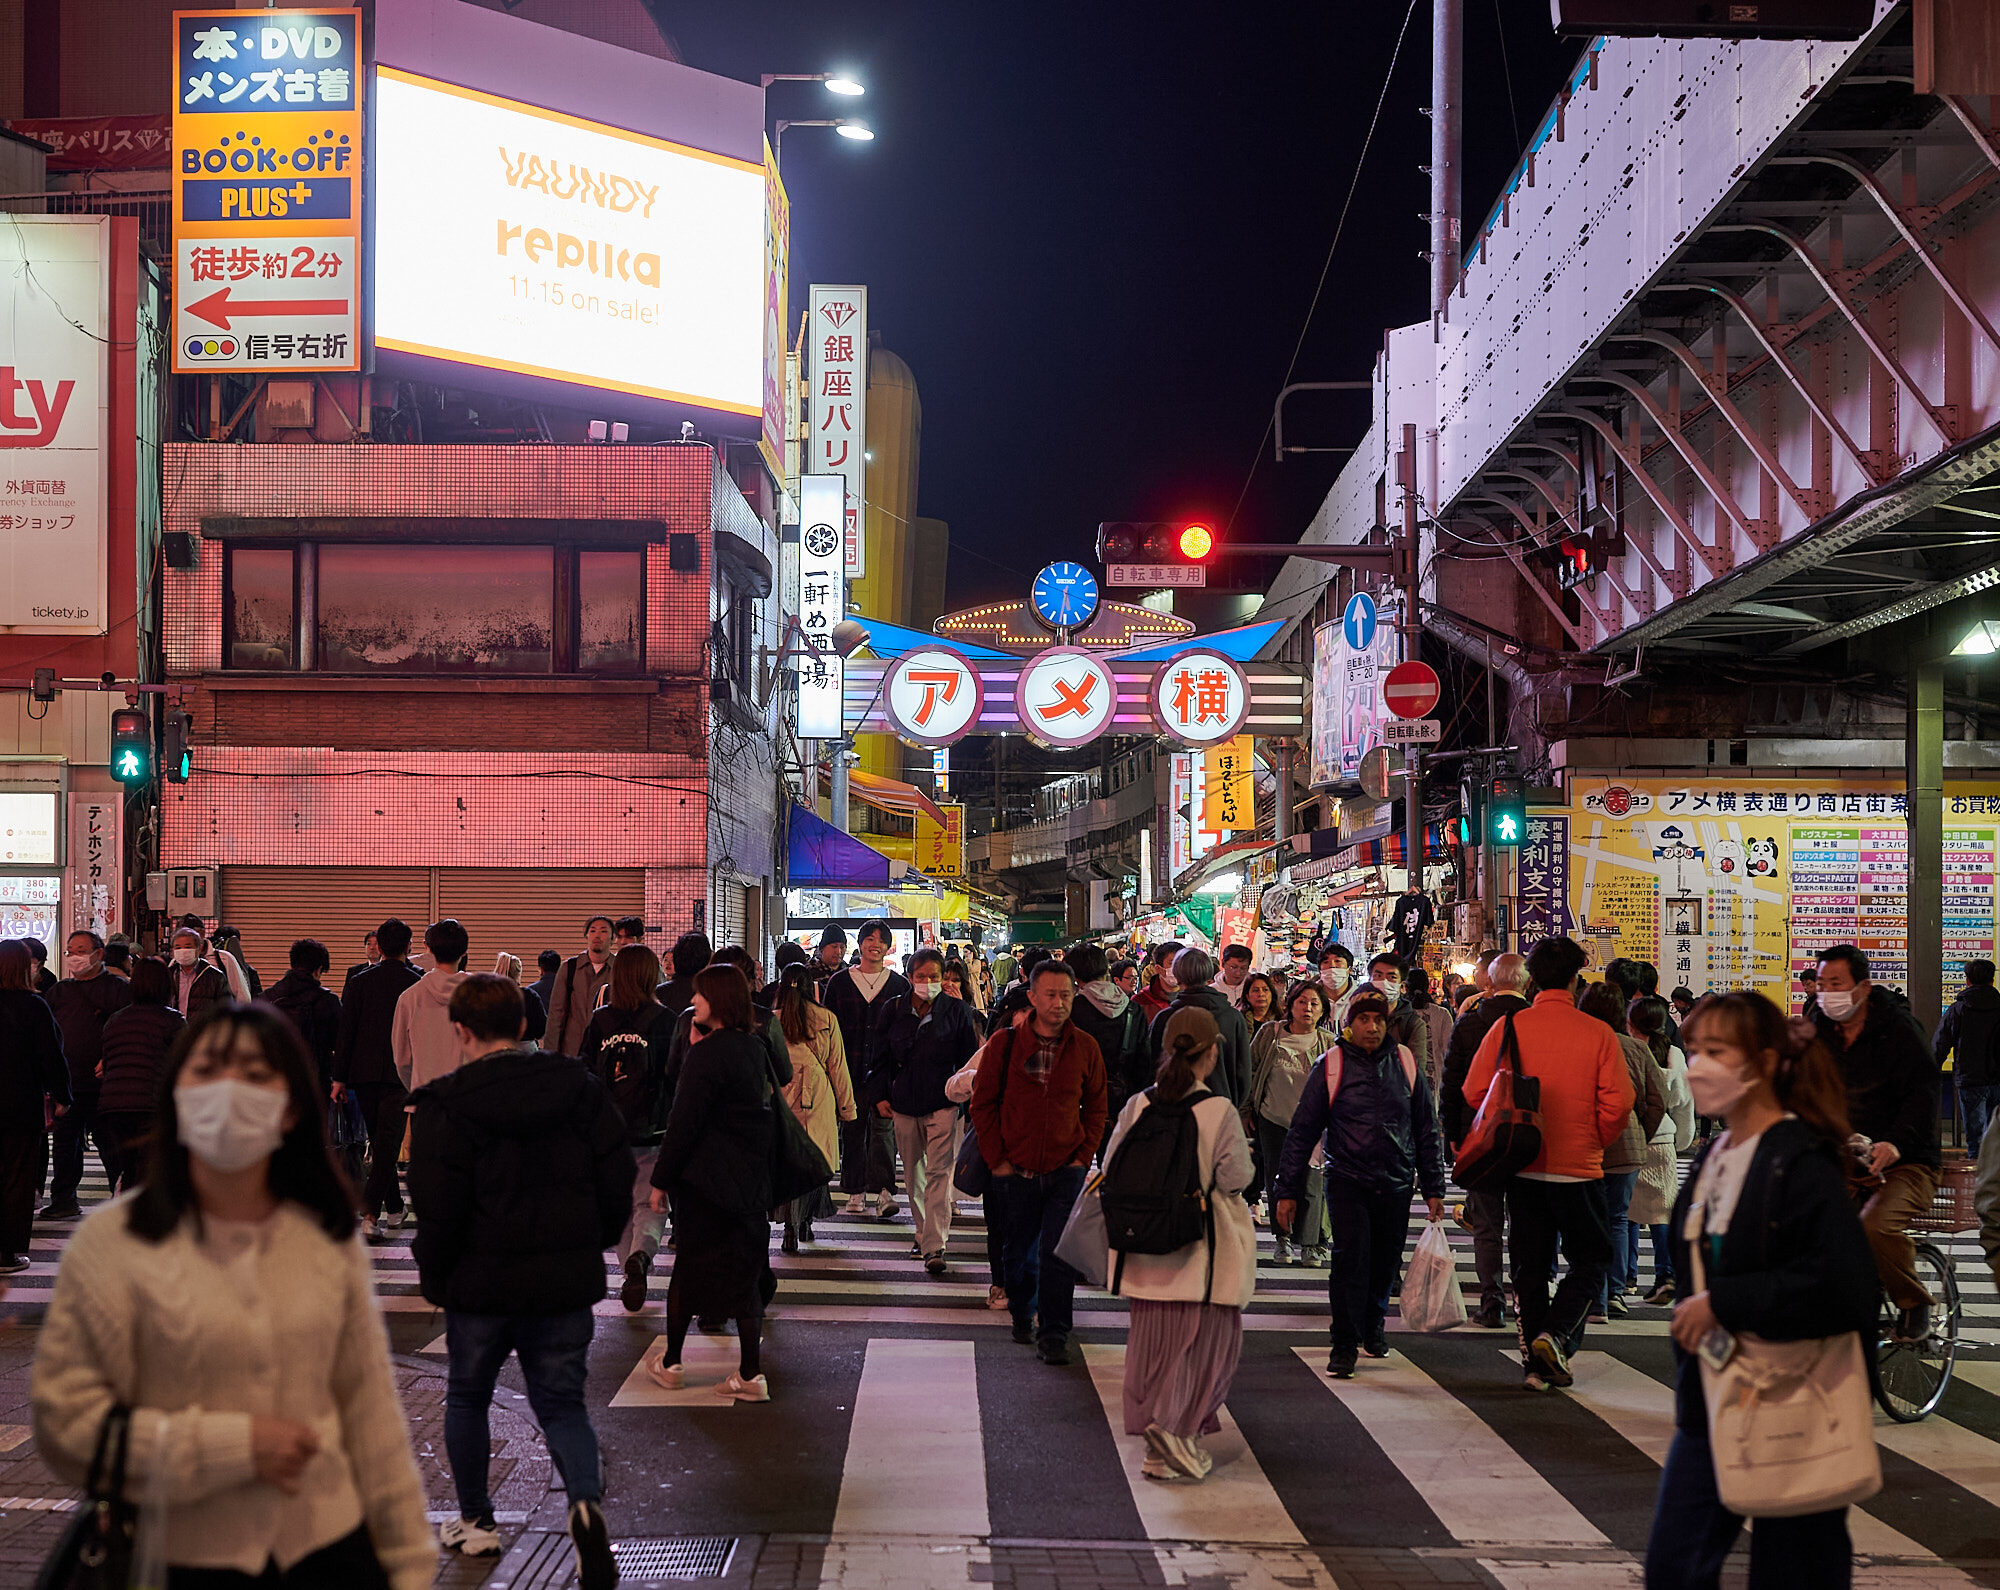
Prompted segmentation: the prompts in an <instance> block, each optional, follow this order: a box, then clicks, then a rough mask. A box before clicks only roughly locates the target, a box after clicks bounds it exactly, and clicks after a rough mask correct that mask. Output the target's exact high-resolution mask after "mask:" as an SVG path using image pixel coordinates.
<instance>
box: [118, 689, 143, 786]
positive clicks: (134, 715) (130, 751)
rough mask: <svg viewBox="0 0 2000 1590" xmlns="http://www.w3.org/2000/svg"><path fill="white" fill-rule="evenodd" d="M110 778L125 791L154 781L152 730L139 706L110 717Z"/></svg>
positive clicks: (127, 708)
mask: <svg viewBox="0 0 2000 1590" xmlns="http://www.w3.org/2000/svg"><path fill="white" fill-rule="evenodd" d="M111 776H112V777H113V778H115V779H117V780H118V782H119V783H121V784H123V785H124V786H125V787H126V788H127V789H136V788H138V787H139V786H140V785H142V784H150V783H151V782H152V781H153V727H152V722H151V720H150V719H148V718H147V716H146V714H145V712H144V711H143V710H142V709H140V708H138V707H123V708H120V709H119V710H118V711H116V712H114V713H112V714H111Z"/></svg>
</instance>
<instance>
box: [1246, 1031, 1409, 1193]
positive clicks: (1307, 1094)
mask: <svg viewBox="0 0 2000 1590" xmlns="http://www.w3.org/2000/svg"><path fill="white" fill-rule="evenodd" d="M1334 1052H1336V1053H1338V1054H1339V1056H1340V1092H1339V1095H1338V1097H1336V1098H1333V1099H1331V1100H1329V1099H1328V1097H1327V1091H1326V1056H1325V1055H1322V1056H1320V1059H1319V1063H1318V1064H1317V1065H1315V1066H1314V1067H1313V1068H1312V1074H1311V1075H1310V1076H1308V1077H1307V1078H1306V1085H1305V1088H1304V1089H1303V1090H1302V1091H1301V1092H1300V1094H1299V1107H1298V1110H1297V1111H1296V1112H1295V1113H1294V1114H1293V1116H1292V1125H1291V1129H1290V1130H1289V1131H1288V1132H1286V1134H1285V1152H1284V1154H1283V1156H1282V1157H1281V1158H1280V1160H1279V1163H1278V1193H1277V1195H1278V1197H1280V1198H1291V1199H1296V1200H1299V1201H1301V1202H1303V1201H1304V1199H1305V1195H1306V1194H1305V1188H1306V1168H1307V1164H1308V1162H1309V1161H1310V1160H1311V1159H1312V1152H1313V1149H1314V1148H1315V1147H1316V1146H1317V1145H1318V1144H1319V1142H1320V1140H1321V1139H1322V1138H1324V1139H1325V1140H1326V1175H1327V1180H1328V1182H1329V1183H1331V1182H1333V1181H1335V1180H1341V1181H1350V1182H1354V1183H1355V1184H1357V1185H1358V1186H1360V1187H1363V1188H1365V1189H1366V1190H1367V1191H1369V1192H1392V1191H1394V1190H1395V1189H1397V1188H1407V1187H1409V1186H1410V1185H1411V1184H1412V1183H1415V1184H1417V1185H1419V1186H1421V1187H1422V1188H1423V1192H1424V1196H1425V1197H1426V1198H1442V1197H1443V1196H1444V1154H1443V1151H1442V1149H1441V1147H1440V1143H1439V1133H1438V1121H1437V1111H1436V1110H1435V1109H1434V1108H1433V1107H1432V1105H1431V1091H1430V1089H1429V1088H1427V1087H1425V1086H1424V1085H1423V1083H1422V1082H1421V1081H1419V1082H1418V1084H1417V1085H1416V1086H1415V1087H1414V1088H1412V1087H1411V1086H1410V1078H1409V1074H1408V1073H1407V1072H1406V1071H1404V1069H1403V1062H1402V1060H1401V1058H1400V1057H1399V1056H1398V1055H1397V1053H1396V1044H1395V1042H1394V1040H1393V1039H1392V1040H1389V1041H1387V1042H1385V1043H1384V1044H1383V1045H1382V1047H1381V1048H1379V1049H1377V1050H1376V1051H1375V1052H1374V1053H1373V1054H1370V1053H1369V1052H1368V1051H1367V1050H1365V1049H1363V1048H1361V1047H1360V1046H1359V1045H1357V1044H1354V1043H1351V1042H1350V1041H1348V1040H1347V1039H1345V1038H1343V1039H1341V1040H1340V1045H1339V1048H1338V1049H1337V1050H1336V1051H1334Z"/></svg>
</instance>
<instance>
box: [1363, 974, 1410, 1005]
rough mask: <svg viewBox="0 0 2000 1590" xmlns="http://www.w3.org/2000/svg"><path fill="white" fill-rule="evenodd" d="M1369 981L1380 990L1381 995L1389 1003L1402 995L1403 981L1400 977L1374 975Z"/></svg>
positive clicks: (1394, 1001) (1393, 1002)
mask: <svg viewBox="0 0 2000 1590" xmlns="http://www.w3.org/2000/svg"><path fill="white" fill-rule="evenodd" d="M1370 981H1372V982H1373V983H1374V984H1375V986H1376V987H1377V988H1379V989H1381V990H1382V997H1383V998H1384V999H1386V1000H1388V1001H1389V1003H1390V1004H1391V1005H1393V1004H1395V1003H1396V1001H1397V1000H1399V999H1401V998H1402V997H1403V983H1402V979H1401V978H1397V977H1376V978H1372V979H1370Z"/></svg>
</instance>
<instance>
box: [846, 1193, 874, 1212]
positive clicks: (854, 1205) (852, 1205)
mask: <svg viewBox="0 0 2000 1590" xmlns="http://www.w3.org/2000/svg"><path fill="white" fill-rule="evenodd" d="M840 1212H841V1213H842V1214H844V1215H865V1214H867V1213H868V1200H867V1199H866V1198H864V1197H863V1196H862V1195H861V1194H860V1193H856V1194H855V1195H854V1196H853V1197H851V1198H849V1199H848V1200H847V1202H846V1204H845V1205H844V1206H843V1207H842V1208H841V1211H840Z"/></svg>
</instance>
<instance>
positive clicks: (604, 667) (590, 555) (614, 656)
mask: <svg viewBox="0 0 2000 1590" xmlns="http://www.w3.org/2000/svg"><path fill="white" fill-rule="evenodd" d="M645 594H646V555H645V554H644V553H643V552H640V551H638V550H636V549H634V550H632V551H629V552H628V551H619V552H602V551H590V550H585V551H580V552H578V553H577V555H576V607H577V619H576V666H577V670H578V671H579V672H581V673H637V672H638V671H639V669H640V666H641V664H643V663H644V661H645V631H644V627H643V625H642V624H641V622H640V615H641V614H642V613H643V612H644V611H645Z"/></svg>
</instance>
